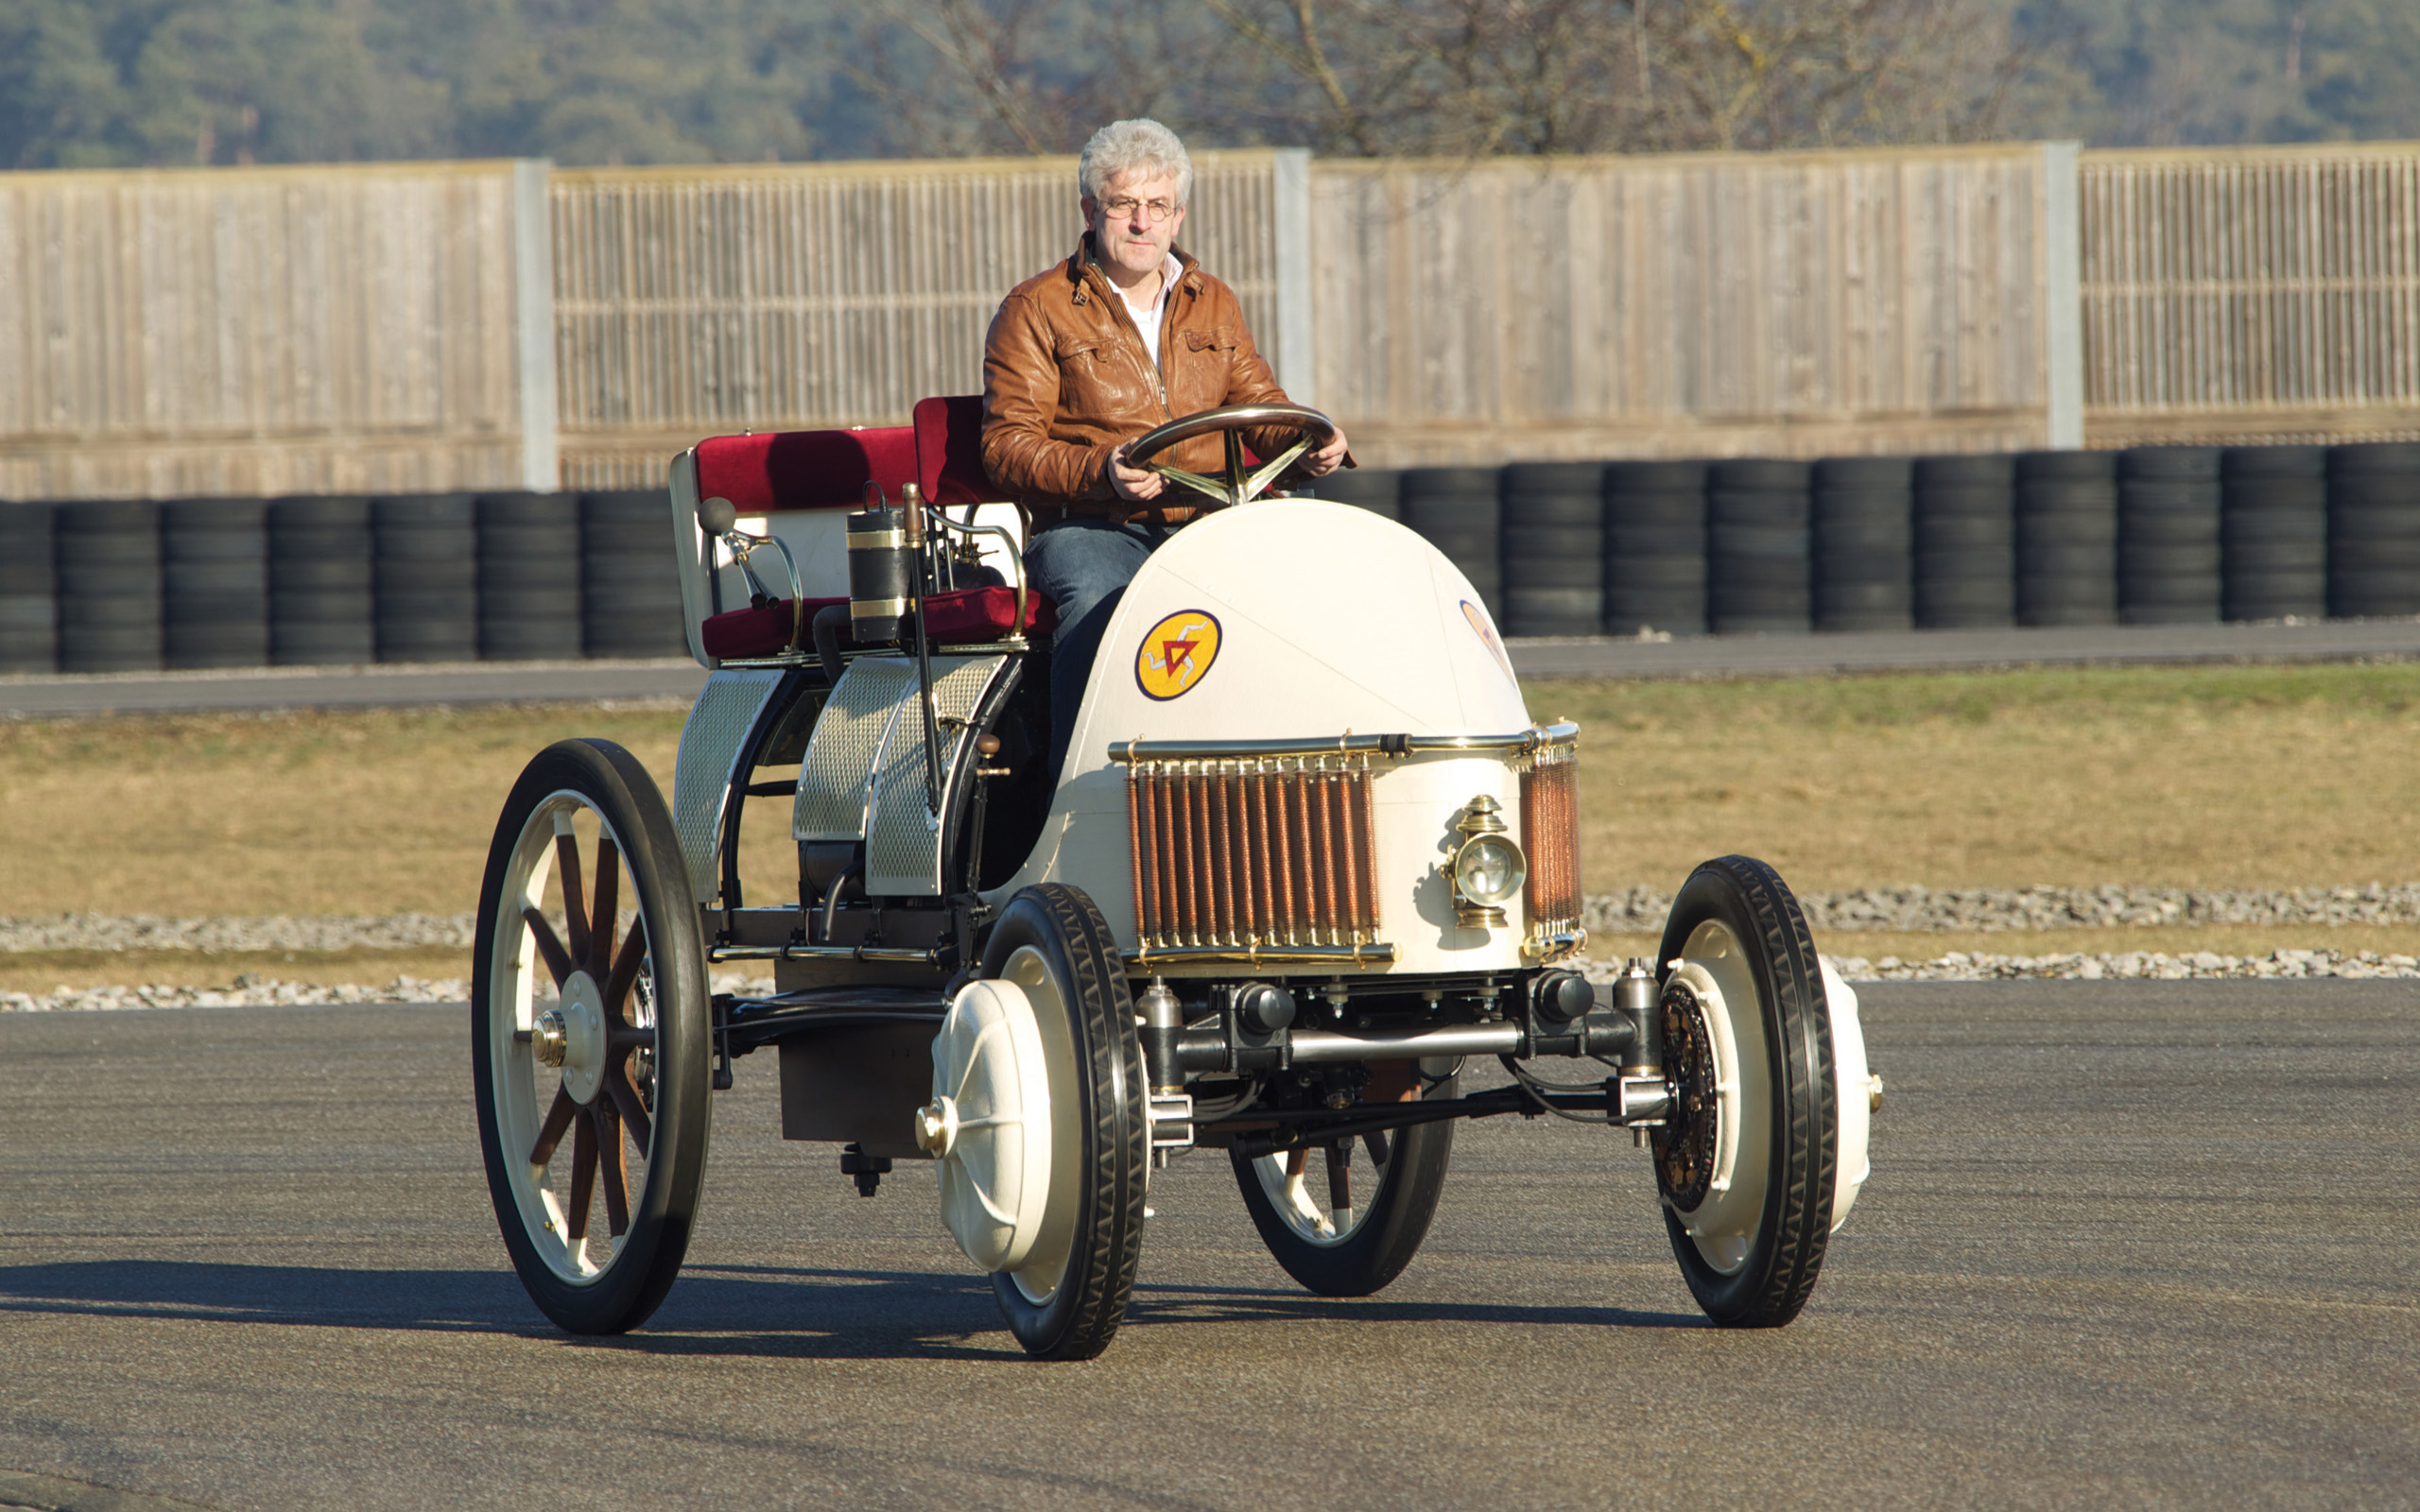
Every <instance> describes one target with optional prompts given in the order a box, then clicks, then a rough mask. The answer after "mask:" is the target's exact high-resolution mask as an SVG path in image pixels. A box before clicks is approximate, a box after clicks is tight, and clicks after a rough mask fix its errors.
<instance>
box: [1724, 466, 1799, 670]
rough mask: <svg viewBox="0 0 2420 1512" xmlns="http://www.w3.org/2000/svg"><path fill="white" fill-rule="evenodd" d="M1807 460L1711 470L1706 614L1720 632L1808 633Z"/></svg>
mask: <svg viewBox="0 0 2420 1512" xmlns="http://www.w3.org/2000/svg"><path fill="white" fill-rule="evenodd" d="M1809 472H1810V470H1809V469H1808V467H1807V465H1806V463H1804V462H1776V461H1766V460H1761V459H1745V460H1738V461H1728V462H1717V463H1715V464H1714V466H1713V467H1712V468H1711V469H1709V470H1708V472H1707V478H1706V483H1707V488H1706V617H1707V619H1708V620H1709V621H1710V622H1711V623H1712V624H1713V627H1714V631H1715V633H1716V634H1718V635H1804V634H1806V631H1807V630H1808V629H1809V628H1810V627H1812V626H1813V624H1814V593H1813V583H1812V569H1811V566H1810V550H1809V548H1810V546H1811V544H1812V532H1811V529H1810V520H1809V515H1810V512H1811V503H1810V500H1809V497H1808V491H1807V489H1808V481H1809Z"/></svg>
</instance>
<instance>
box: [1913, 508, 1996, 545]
mask: <svg viewBox="0 0 2420 1512" xmlns="http://www.w3.org/2000/svg"><path fill="white" fill-rule="evenodd" d="M2015 544H2016V516H2014V514H2011V513H2010V512H2009V511H2007V510H2005V509H2003V510H2001V511H2000V512H1999V513H1997V514H1943V515H1925V516H1919V517H1918V518H1917V520H1916V522H1915V532H1914V548H1913V549H1915V550H1917V551H1920V552H1934V551H2006V550H2008V549H2009V548H2010V547H2011V546H2014V545H2015Z"/></svg>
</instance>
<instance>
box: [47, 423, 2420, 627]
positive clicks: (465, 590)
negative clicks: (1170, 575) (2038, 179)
mask: <svg viewBox="0 0 2420 1512" xmlns="http://www.w3.org/2000/svg"><path fill="white" fill-rule="evenodd" d="M1318 491H1319V492H1320V494H1321V495H1322V497H1325V498H1330V499H1334V500H1336V501H1338V502H1340V503H1345V504H1351V505H1354V506H1356V507H1360V508H1364V509H1368V510H1370V511H1371V512H1373V513H1374V514H1381V515H1385V516H1386V517H1388V518H1389V519H1394V520H1400V521H1401V522H1403V523H1404V524H1407V525H1409V527H1411V528H1412V529H1414V530H1417V531H1419V532H1420V533H1421V534H1422V535H1424V536H1426V538H1427V539H1428V540H1429V541H1432V542H1434V543H1435V544H1436V545H1437V546H1438V548H1439V549H1440V550H1442V551H1443V552H1444V553H1445V555H1446V556H1447V557H1448V558H1452V559H1453V561H1454V562H1455V564H1456V565H1457V566H1459V567H1460V568H1461V570H1462V572H1463V573H1464V575H1465V576H1468V577H1469V578H1470V579H1471V582H1472V585H1473V586H1474V587H1476V588H1477V589H1478V591H1479V593H1480V595H1481V597H1482V598H1483V599H1484V600H1485V602H1486V603H1487V605H1488V608H1489V610H1491V612H1493V613H1494V614H1495V616H1496V618H1497V620H1498V622H1499V623H1500V624H1501V625H1502V626H1503V627H1504V628H1505V631H1506V633H1508V634H1511V635H1522V636H1531V635H1557V636H1580V635H1589V634H1607V635H1625V636H1630V635H1638V634H1640V633H1642V632H1651V633H1665V634H1672V635H1699V634H1703V633H1705V632H1706V631H1708V630H1709V629H1712V630H1714V631H1716V632H1718V633H1729V634H1737V633H1758V632H1762V633H1804V632H1805V631H1806V630H1808V629H1810V628H1812V629H1817V630H1858V629H1864V630H1879V629H1895V628H1901V627H1906V626H1908V625H1910V624H1912V625H1913V626H1915V627H1918V628H1927V629H1945V628H1962V627H1994V626H2008V625H2014V624H2018V623H2023V624H2028V625H2079V624H2083V625H2106V624H2113V623H2122V624H2127V625H2172V624H2208V623H2214V622H2216V621H2218V620H2221V619H2227V620H2256V619H2279V618H2284V617H2286V616H2293V617H2296V618H2310V619H2316V618H2320V617H2323V616H2325V615H2329V614H2333V615H2335V616H2338V617H2342V618H2352V617H2387V616H2397V615H2420V443H2415V442H2395V443H2385V444H2369V445H2348V446H2339V447H2333V448H2325V447H2305V446H2278V447H2236V448H2229V449H2225V450H2221V449H2219V448H2215V447H2143V448H2136V449H2134V450H2131V451H2125V452H2094V453H2079V452H2066V453H2056V452H2037V453H2027V454H2024V455H2018V456H2006V455H1958V456H1928V457H1917V458H1915V459H1913V460H1912V461H1910V460H1907V459H1902V458H1876V457H1858V458H1839V459H1833V460H1828V461H1823V462H1818V463H1815V464H1813V465H1812V466H1811V467H1810V466H1809V465H1808V464H1806V463H1801V462H1765V461H1755V460H1749V461H1737V460H1734V461H1723V462H1712V463H1709V462H1688V461H1655V462H1609V463H1595V462H1590V463H1525V464H1515V465H1513V466H1510V467H1505V468H1500V469H1499V468H1423V469H1414V470H1411V471H1409V472H1388V471H1383V470H1378V469H1370V468H1363V469H1357V470H1355V471H1353V472H1345V473H1341V474H1339V475H1337V476H1335V477H1331V478H1328V479H1325V480H1322V483H1321V484H1320V486H1319V490H1318ZM668 520H669V511H668V509H667V507H666V501H665V497H664V495H663V494H662V493H660V492H657V491H653V490H628V491H619V492H596V493H588V494H584V495H582V494H568V493H562V494H540V493H499V494H490V495H484V496H480V497H476V498H474V497H473V496H471V495H469V494H433V495H418V496H406V497H397V498H385V499H376V500H372V499H365V498H318V497H314V498H289V499H274V500H267V501H263V500H251V499H179V500H171V501H168V502H166V503H164V504H163V503H154V502H151V501H147V500H102V501H95V502H81V503H73V504H48V503H8V502H0V675H7V674H10V673H39V672H53V671H67V672H120V671H142V670H149V669H154V668H159V667H171V668H180V667H234V666H252V665H261V664H264V663H265V662H287V663H302V664H353V663H357V662H370V661H372V660H375V661H380V662H455V661H468V660H471V659H473V658H487V659H491V660H515V661H518V660H532V659H543V660H553V659H563V660H569V659H573V658H578V657H581V656H591V657H676V656H680V655H682V654H683V653H684V651H685V650H686V645H687V643H686V639H685V636H684V632H683V627H682V624H681V594H680V584H679V580H678V578H677V577H676V576H675V573H674V568H673V564H672V553H671V551H670V550H669V549H668V548H669V546H670V544H671V540H670V531H669V528H668Z"/></svg>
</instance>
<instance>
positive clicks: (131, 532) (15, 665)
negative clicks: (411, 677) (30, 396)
mask: <svg viewBox="0 0 2420 1512" xmlns="http://www.w3.org/2000/svg"><path fill="white" fill-rule="evenodd" d="M1386 486H1387V487H1389V488H1392V478H1391V477H1389V478H1387V480H1386ZM670 518H671V517H670V510H669V508H668V507H667V504H666V499H665V496H664V495H663V494H662V493H661V492H657V491H652V490H627V491H622V492H615V493H597V494H589V495H586V496H582V495H579V494H531V493H514V494H497V495H493V496H489V497H485V498H477V497H474V496H473V495H470V494H467V493H451V494H422V495H406V496H402V497H396V498H382V499H368V498H357V497H356V498H345V497H302V498H285V499H269V500H261V499H176V500H170V501H168V502H166V503H154V502H152V501H148V500H103V501H97V502H78V503H73V504H48V503H31V504H22V503H0V675H6V674H9V673H28V672H131V671H147V670H155V669H158V668H162V667H168V668H189V667H242V666H262V665H268V664H296V665H330V666H334V665H348V666H349V665H355V664H359V663H363V662H372V661H377V662H467V661H472V660H475V659H478V658H481V657H485V658H489V659H492V660H512V661H523V660H541V659H544V660H553V659H565V660H568V659H575V658H579V657H582V656H597V657H669V656H683V655H685V654H686V653H687V650H688V642H687V639H686V635H685V632H684V630H683V626H682V621H681V584H680V578H679V576H678V575H677V572H676V569H675V568H674V566H673V559H672V551H671V546H672V531H671V528H670Z"/></svg>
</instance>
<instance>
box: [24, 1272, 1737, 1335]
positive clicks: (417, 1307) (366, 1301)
mask: <svg viewBox="0 0 2420 1512" xmlns="http://www.w3.org/2000/svg"><path fill="white" fill-rule="evenodd" d="M0 1312H10V1313H49V1314H70V1315H80V1316H87V1317H125V1318H161V1319H171V1320H182V1321H189V1322H203V1323H242V1324H273V1325H283V1326H286V1327H300V1328H335V1329H401V1330H408V1331H423V1332H455V1333H497V1334H510V1335H513V1336H516V1337H524V1338H535V1339H553V1340H559V1341H561V1342H562V1343H565V1344H569V1345H574V1346H576V1347H579V1348H583V1349H631V1350H636V1351H639V1352H641V1353H648V1354H666V1355H708V1356H713V1355H748V1356H771V1357H779V1358H791V1359H916V1358H927V1359H999V1358H1011V1357H1014V1356H1016V1355H1017V1354H1018V1353H1019V1351H1018V1350H1017V1349H1016V1348H1015V1346H1014V1345H1013V1344H1011V1343H1009V1342H1008V1341H1007V1339H1006V1338H1005V1331H1004V1330H1003V1328H1002V1326H1001V1320H1000V1314H999V1310H998V1309H997V1307H996V1306H995V1305H994V1302H993V1299H992V1288H991V1286H990V1284H989V1283H988V1282H987V1281H986V1280H983V1279H982V1278H980V1277H976V1276H966V1275H937V1274H929V1273H925V1272H918V1271H891V1270H810V1269H793V1268H788V1267H776V1266H738V1265H704V1266H694V1267H692V1268H690V1269H689V1270H688V1271H686V1272H684V1273H683V1276H682V1279H681V1280H680V1282H679V1284H677V1285H676V1286H675V1287H674V1288H673V1291H672V1295H671V1297H668V1298H667V1299H666V1302H665V1305H664V1307H663V1309H662V1310H661V1311H660V1312H658V1313H657V1314H656V1315H655V1317H654V1318H653V1319H652V1320H650V1321H649V1322H648V1325H647V1327H646V1328H645V1329H644V1330H642V1331H641V1332H635V1333H629V1334H623V1335H620V1336H618V1337H602V1338H576V1337H575V1336H573V1335H569V1334H564V1333H562V1332H557V1331H556V1330H555V1329H553V1328H552V1327H550V1326H549V1325H547V1324H546V1323H545V1322H544V1320H543V1319H542V1318H541V1317H539V1315H538V1314H537V1313H536V1311H535V1309H534V1308H532V1306H531V1305H530V1303H529V1299H528V1297H527V1294H526V1293H524V1292H523V1291H522V1289H521V1286H520V1284H519V1282H518V1281H516V1280H514V1278H513V1277H512V1275H511V1274H510V1272H507V1271H501V1270H496V1271H488V1270H348V1269H334V1268H327V1267H320V1266H311V1265H239V1264H226V1263H211V1262H197V1261H160V1260H109V1261H78V1262H62V1263H56V1264H47V1265H15V1266H0ZM1346 1320H1350V1321H1355V1322H1362V1323H1440V1322H1451V1323H1491V1324H1505V1323H1511V1324H1518V1325H1528V1326H1533V1327H1536V1326H1544V1327H1551V1326H1558V1325H1559V1326H1564V1327H1586V1328H1607V1327H1611V1328H1659V1329H1660V1328H1703V1327H1705V1326H1706V1324H1705V1320H1704V1319H1703V1318H1702V1317H1699V1316H1697V1315H1695V1314H1678V1313H1651V1312H1639V1311H1635V1310H1633V1309H1629V1308H1618V1307H1526V1306H1520V1305H1515V1304H1509V1303H1487V1302H1428V1301H1386V1300H1379V1299H1372V1298H1337V1297H1312V1296H1307V1295H1305V1294H1303V1293H1299V1292H1292V1291H1279V1290H1272V1289H1268V1288H1257V1287H1231V1286H1219V1287H1212V1286H1184V1285H1174V1284H1166V1283H1160V1284H1145V1285H1141V1286H1138V1287H1136V1288H1135V1298H1134V1305H1133V1307H1132V1310H1130V1311H1129V1313H1128V1314H1127V1320H1126V1326H1127V1327H1128V1328H1153V1327H1167V1326H1169V1325H1210V1324H1230V1325H1232V1324H1236V1323H1317V1322H1326V1321H1346ZM978 1338H980V1339H981V1340H982V1342H979V1343H978V1342H977V1339H978ZM994 1339H996V1340H998V1341H999V1342H998V1343H996V1344H994V1343H993V1342H992V1341H993V1340H994Z"/></svg>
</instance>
